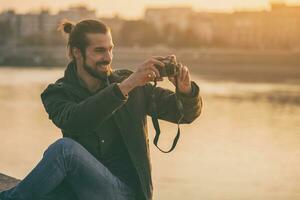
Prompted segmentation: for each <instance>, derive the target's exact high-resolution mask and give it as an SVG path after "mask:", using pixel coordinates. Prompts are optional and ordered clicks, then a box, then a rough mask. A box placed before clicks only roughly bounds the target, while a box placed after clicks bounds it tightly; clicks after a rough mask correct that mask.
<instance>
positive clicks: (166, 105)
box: [0, 20, 202, 200]
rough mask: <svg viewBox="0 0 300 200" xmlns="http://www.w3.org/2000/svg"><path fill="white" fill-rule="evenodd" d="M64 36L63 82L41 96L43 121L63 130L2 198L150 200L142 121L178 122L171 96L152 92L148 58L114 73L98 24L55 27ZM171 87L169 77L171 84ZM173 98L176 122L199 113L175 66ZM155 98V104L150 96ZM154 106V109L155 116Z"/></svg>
mask: <svg viewBox="0 0 300 200" xmlns="http://www.w3.org/2000/svg"><path fill="white" fill-rule="evenodd" d="M61 29H62V30H64V32H66V33H67V34H69V39H68V50H69V55H70V58H71V62H70V63H69V64H68V66H67V69H66V70H65V74H64V77H63V78H61V79H59V80H57V81H56V83H54V84H50V85H49V86H48V87H47V89H46V90H45V91H44V92H43V93H42V95H41V98H42V101H43V104H44V106H45V109H46V111H47V113H48V114H49V118H50V119H51V120H52V121H53V123H54V124H55V125H56V126H57V127H59V128H60V129H61V130H62V133H63V136H64V138H63V139H59V140H58V141H56V142H55V143H54V144H52V145H51V146H50V147H49V148H48V149H47V150H46V151H45V153H44V156H43V159H42V160H41V161H40V163H39V164H38V165H37V166H36V167H35V168H34V169H33V171H32V172H31V173H30V174H29V175H28V176H27V177H26V178H25V179H24V180H23V181H22V182H21V183H20V184H18V185H17V186H16V187H15V188H12V189H11V190H9V191H5V192H3V193H1V195H0V198H2V199H3V200H6V199H20V200H21V199H22V200H23V199H26V200H27V199H80V200H81V199H82V200H94V199H95V200H96V199H97V200H99V199H104V200H110V199H116V200H131V199H132V200H133V199H136V200H143V199H147V200H149V199H152V180H151V166H150V158H149V142H148V133H147V120H146V116H147V115H153V113H154V112H156V113H155V114H157V116H158V118H159V119H164V120H167V121H170V122H173V123H177V122H178V120H179V118H180V116H181V115H180V111H179V109H178V106H177V101H176V95H175V93H174V92H172V91H170V90H167V89H163V88H159V87H153V86H152V84H150V83H149V82H151V81H153V80H154V79H161V78H160V74H159V71H158V69H157V67H158V66H159V67H164V63H162V62H161V59H162V58H163V57H153V58H151V59H148V60H146V61H145V62H144V63H143V64H141V65H139V66H138V67H137V69H136V71H134V72H131V71H129V70H116V71H113V70H112V67H111V62H112V59H113V54H112V51H113V47H114V45H113V41H112V37H111V33H110V30H109V28H108V27H107V26H106V25H105V24H103V23H102V22H100V21H96V20H83V21H81V22H79V23H77V24H76V25H73V24H71V23H69V22H65V23H64V24H62V27H61ZM169 80H170V81H171V82H173V83H174V84H175V80H174V78H171V77H170V78H169ZM177 82H178V92H179V94H178V98H179V99H180V101H181V102H182V104H183V119H182V120H181V123H191V122H192V121H193V120H194V119H196V118H197V117H198V116H199V115H200V111H201V107H202V101H201V98H200V95H199V88H198V86H197V85H196V84H195V83H194V82H191V80H190V74H189V71H188V68H187V67H186V66H182V65H180V67H179V75H178V79H177ZM153 93H154V94H155V99H152V98H151V97H152V96H151V95H152V94H153ZM152 101H155V103H156V106H157V109H156V110H155V111H154V110H153V107H152V106H151V105H152V103H153V102H152Z"/></svg>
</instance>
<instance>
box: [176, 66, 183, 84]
mask: <svg viewBox="0 0 300 200" xmlns="http://www.w3.org/2000/svg"><path fill="white" fill-rule="evenodd" d="M182 70H183V65H182V64H181V63H179V69H178V72H179V73H178V77H177V80H178V81H181V79H182V73H183V71H182Z"/></svg>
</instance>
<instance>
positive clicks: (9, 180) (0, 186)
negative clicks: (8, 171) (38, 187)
mask: <svg viewBox="0 0 300 200" xmlns="http://www.w3.org/2000/svg"><path fill="white" fill-rule="evenodd" d="M19 181H20V180H18V179H15V178H13V177H10V176H7V175H5V174H2V173H0V191H2V190H6V189H9V188H11V187H13V186H15V185H17V184H18V183H19Z"/></svg>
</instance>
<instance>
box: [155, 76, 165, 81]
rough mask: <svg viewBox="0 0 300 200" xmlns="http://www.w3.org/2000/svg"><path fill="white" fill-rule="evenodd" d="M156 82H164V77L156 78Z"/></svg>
mask: <svg viewBox="0 0 300 200" xmlns="http://www.w3.org/2000/svg"><path fill="white" fill-rule="evenodd" d="M155 80H156V81H163V80H164V79H163V78H162V77H159V78H156V79H155Z"/></svg>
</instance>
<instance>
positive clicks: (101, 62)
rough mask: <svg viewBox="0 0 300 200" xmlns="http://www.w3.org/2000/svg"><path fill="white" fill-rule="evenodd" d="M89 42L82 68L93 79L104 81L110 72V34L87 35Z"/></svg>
mask: <svg viewBox="0 0 300 200" xmlns="http://www.w3.org/2000/svg"><path fill="white" fill-rule="evenodd" d="M87 39H88V41H89V44H88V46H87V47H86V51H85V59H83V68H84V69H85V70H86V71H87V72H88V73H89V74H90V75H91V76H93V77H95V78H98V79H104V78H106V76H108V75H109V74H110V72H111V70H112V69H111V62H112V58H113V54H112V50H113V47H114V45H113V41H112V37H111V34H110V32H108V33H106V34H103V33H88V34H87Z"/></svg>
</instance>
